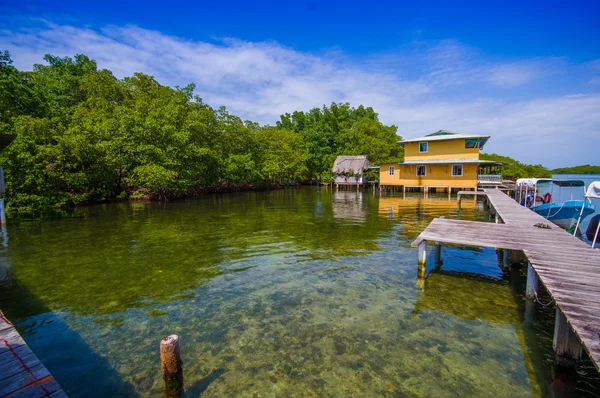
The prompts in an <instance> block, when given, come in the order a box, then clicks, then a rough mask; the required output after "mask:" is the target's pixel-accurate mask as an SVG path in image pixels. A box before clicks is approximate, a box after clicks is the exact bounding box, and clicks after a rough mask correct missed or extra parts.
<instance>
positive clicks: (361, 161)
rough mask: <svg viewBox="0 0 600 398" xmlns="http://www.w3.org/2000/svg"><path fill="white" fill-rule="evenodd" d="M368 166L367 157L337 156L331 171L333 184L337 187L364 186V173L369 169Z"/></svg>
mask: <svg viewBox="0 0 600 398" xmlns="http://www.w3.org/2000/svg"><path fill="white" fill-rule="evenodd" d="M369 166H370V164H369V159H368V158H367V155H362V156H338V157H337V158H336V159H335V162H334V163H333V168H332V169H331V172H332V173H333V182H334V183H335V184H337V185H361V184H366V183H367V177H366V176H365V171H366V170H367V169H369Z"/></svg>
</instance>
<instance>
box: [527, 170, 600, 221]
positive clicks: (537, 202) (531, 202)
mask: <svg viewBox="0 0 600 398" xmlns="http://www.w3.org/2000/svg"><path fill="white" fill-rule="evenodd" d="M517 187H518V189H519V202H520V203H521V204H522V205H524V206H527V207H529V208H530V209H531V210H533V211H535V212H536V213H537V214H539V215H540V216H542V217H544V218H545V219H547V220H548V221H552V222H553V223H554V224H556V225H558V226H560V227H561V228H564V229H570V228H572V227H573V226H574V225H576V224H577V227H578V226H579V224H578V222H577V221H578V220H582V219H584V218H585V217H587V216H589V215H590V214H593V213H594V212H595V211H596V208H595V206H594V205H593V204H592V203H591V202H590V201H589V200H586V199H587V198H585V193H586V192H585V183H584V182H583V181H581V180H553V179H549V178H521V179H518V180H517ZM579 187H581V188H582V190H583V194H584V199H583V200H578V199H573V192H572V189H573V188H579ZM555 188H556V189H557V192H556V196H557V197H559V198H560V197H561V195H560V194H561V192H564V190H565V189H566V188H569V193H570V194H571V199H570V200H566V201H556V202H553V201H552V194H553V193H554V189H555ZM523 191H524V192H523ZM576 229H577V228H576Z"/></svg>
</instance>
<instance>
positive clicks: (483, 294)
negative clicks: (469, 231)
mask: <svg viewBox="0 0 600 398" xmlns="http://www.w3.org/2000/svg"><path fill="white" fill-rule="evenodd" d="M439 216H446V217H447V218H460V219H464V220H477V221H487V220H488V214H487V212H485V211H484V210H483V209H482V208H480V207H479V206H478V205H477V204H476V203H475V202H473V201H464V200H463V205H462V210H461V211H460V213H459V212H458V211H457V209H456V198H454V197H453V198H452V199H448V197H447V196H445V195H441V196H436V195H429V196H428V197H427V198H424V197H423V196H422V195H421V194H411V195H407V196H406V197H402V195H401V194H393V193H392V194H389V195H387V196H385V195H384V196H383V197H379V195H378V194H377V195H374V194H373V192H372V191H367V192H360V193H357V192H355V191H340V192H335V191H333V192H332V191H331V190H326V189H317V188H300V189H286V190H281V191H271V192H249V193H240V194H227V195H215V196H207V197H203V198H201V199H198V200H189V201H182V202H174V203H169V204H166V205H164V204H158V203H148V204H146V203H131V204H127V203H122V204H110V205H98V206H92V207H89V208H85V209H83V210H80V211H79V213H77V214H76V215H74V217H72V218H66V219H60V220H44V221H25V220H21V221H13V222H11V223H10V224H9V225H8V228H7V230H6V234H5V236H4V245H3V247H2V248H1V253H0V262H1V264H0V278H2V280H1V281H0V308H1V309H2V310H3V311H4V312H5V314H6V315H7V317H9V319H11V320H12V321H13V322H14V323H15V324H16V326H17V328H18V329H19V331H20V332H21V333H22V335H23V337H24V338H25V340H26V341H27V342H28V343H29V344H30V346H31V348H32V349H33V350H34V351H35V353H36V354H37V355H38V356H39V357H40V359H41V360H42V361H43V362H44V363H45V365H46V366H47V367H48V369H49V370H50V371H51V372H52V373H53V375H54V376H55V378H56V379H57V380H58V381H59V383H60V384H61V385H62V387H63V389H64V390H65V391H66V393H67V394H68V395H69V396H70V397H94V396H97V397H105V396H161V395H162V387H163V385H162V379H161V375H160V363H159V355H158V344H159V342H160V339H161V337H162V336H164V335H167V334H173V333H175V334H178V335H179V336H180V337H181V344H182V355H183V360H184V372H185V390H186V395H187V396H198V395H199V394H201V393H202V394H203V396H223V395H230V396H424V397H426V396H427V397H444V396H447V397H456V396H467V395H471V396H506V397H509V396H510V397H526V396H571V395H573V394H575V395H577V396H597V395H598V394H599V391H600V388H599V387H598V384H599V381H598V374H597V372H596V370H595V369H594V368H593V365H591V363H589V361H583V362H582V364H581V365H580V366H579V367H578V369H577V371H574V372H568V371H564V370H561V369H555V368H554V365H553V353H552V333H553V318H554V310H553V308H552V307H551V306H549V307H545V308H544V307H542V306H541V305H539V304H538V305H536V306H535V309H534V310H533V311H532V316H529V315H528V317H527V320H526V319H525V316H524V311H525V301H524V299H523V291H524V271H523V270H522V269H521V268H520V267H518V266H516V267H514V268H513V269H512V270H511V271H510V272H505V273H503V271H502V268H501V266H500V265H499V263H498V259H499V258H501V253H496V251H495V250H494V249H490V248H469V247H459V246H451V247H443V249H442V260H443V264H434V262H435V259H434V256H433V251H432V250H430V253H429V260H428V264H427V278H426V279H425V280H419V278H418V276H417V268H418V267H417V251H416V249H413V248H411V247H410V244H411V242H412V241H413V240H414V239H415V238H416V236H417V235H418V234H419V233H420V232H421V231H422V230H423V229H424V228H425V227H426V226H427V225H428V223H429V222H430V221H431V220H432V219H433V218H435V217H439ZM499 256H500V257H499ZM541 296H542V297H541V299H542V300H546V301H548V300H549V298H548V297H547V296H546V295H544V294H543V292H542V295H541ZM532 319H533V320H532Z"/></svg>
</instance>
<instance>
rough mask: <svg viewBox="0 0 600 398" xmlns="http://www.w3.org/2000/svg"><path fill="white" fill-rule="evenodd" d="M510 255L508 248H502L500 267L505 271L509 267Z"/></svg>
mask: <svg viewBox="0 0 600 398" xmlns="http://www.w3.org/2000/svg"><path fill="white" fill-rule="evenodd" d="M511 257H512V254H511V251H510V250H508V249H504V250H502V267H503V268H504V270H505V271H508V269H509V268H510V263H511V261H510V259H511Z"/></svg>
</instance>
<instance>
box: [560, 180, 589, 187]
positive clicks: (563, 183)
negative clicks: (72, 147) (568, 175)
mask: <svg viewBox="0 0 600 398" xmlns="http://www.w3.org/2000/svg"><path fill="white" fill-rule="evenodd" d="M552 183H553V184H554V185H558V186H559V187H585V182H584V181H582V180H552Z"/></svg>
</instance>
